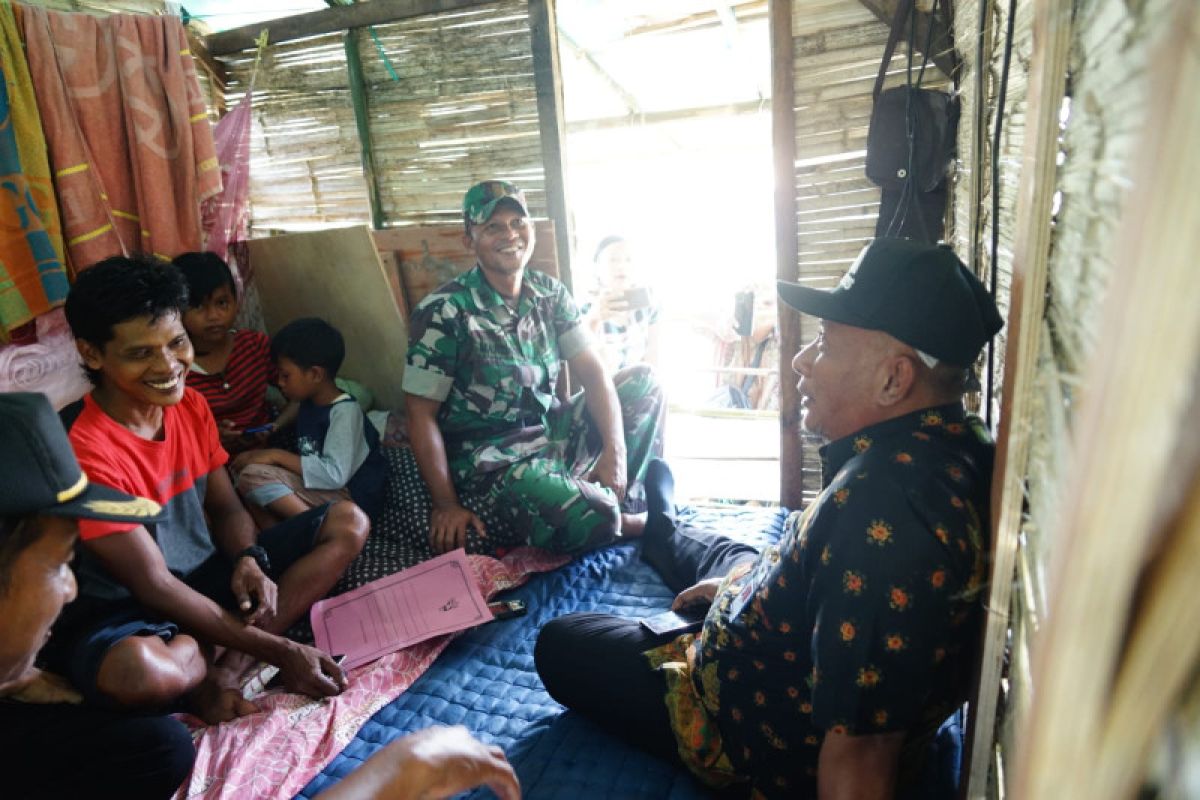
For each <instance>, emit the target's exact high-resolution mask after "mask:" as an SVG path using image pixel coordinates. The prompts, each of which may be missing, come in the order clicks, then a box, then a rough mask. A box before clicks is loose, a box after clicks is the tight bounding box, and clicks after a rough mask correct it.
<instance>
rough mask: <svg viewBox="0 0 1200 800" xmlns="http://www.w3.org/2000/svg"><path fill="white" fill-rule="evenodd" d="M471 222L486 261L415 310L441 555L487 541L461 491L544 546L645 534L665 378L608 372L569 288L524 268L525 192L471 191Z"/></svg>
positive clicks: (412, 386) (414, 424) (423, 461)
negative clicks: (559, 393)
mask: <svg viewBox="0 0 1200 800" xmlns="http://www.w3.org/2000/svg"><path fill="white" fill-rule="evenodd" d="M463 220H464V224H465V227H466V230H465V232H464V234H463V246H464V247H466V248H467V249H468V250H469V251H471V252H472V253H473V254H474V255H475V257H476V259H477V265H476V266H475V268H474V269H472V270H470V271H469V272H466V273H465V274H463V275H461V276H459V277H458V278H455V279H454V280H453V281H450V282H449V283H447V284H445V285H443V286H441V287H439V288H438V289H436V290H434V291H433V292H431V293H430V294H429V295H428V296H427V297H426V298H425V299H423V300H422V301H421V302H420V303H419V304H418V305H417V307H416V309H415V310H414V311H413V314H412V319H411V320H410V321H409V348H408V358H407V362H406V364H405V369H404V384H403V386H404V391H405V405H406V408H407V410H408V434H409V438H410V439H411V441H412V448H413V454H414V456H415V457H416V461H417V466H418V467H419V468H420V471H421V477H422V478H424V479H425V483H426V485H427V486H428V487H429V493H430V495H431V497H432V500H433V510H432V514H431V521H430V543H431V544H432V546H433V549H434V550H435V551H436V552H445V551H448V550H452V549H454V548H456V547H462V546H464V544H466V543H467V533H468V531H469V530H470V531H473V532H474V533H475V534H476V535H477V536H484V535H486V532H485V530H484V525H483V522H482V521H481V520H480V519H479V517H478V516H476V515H475V513H474V512H472V511H470V510H469V509H467V508H466V507H464V505H463V504H462V502H461V501H460V497H459V493H460V492H462V493H465V494H469V495H473V496H475V497H486V498H488V499H489V500H490V501H492V502H494V503H495V504H496V507H497V511H498V512H500V513H503V514H505V515H506V516H508V517H509V518H510V519H511V520H512V521H513V522H514V523H515V527H516V528H518V529H519V530H521V531H524V532H526V534H527V536H528V543H529V544H533V545H536V546H538V547H545V548H549V549H553V550H559V551H567V552H577V551H579V550H583V549H587V548H591V547H597V546H599V545H603V544H607V543H609V542H611V541H613V540H614V539H616V538H617V537H619V536H621V537H633V536H637V535H640V534H641V529H642V526H643V525H644V523H645V513H644V512H645V495H644V492H643V489H642V477H643V476H644V474H645V470H646V465H647V464H648V463H649V460H650V458H651V457H652V456H654V455H658V454H661V453H662V430H663V422H664V418H665V412H666V404H665V402H664V399H663V393H662V390H661V388H660V387H659V385H658V382H657V380H655V378H654V374H653V371H652V370H651V369H650V368H649V367H647V366H645V365H639V366H634V367H630V368H628V369H625V370H622V371H621V372H619V373H617V374H616V375H615V376H612V377H610V376H609V375H608V372H607V370H606V368H605V366H604V363H603V361H602V360H601V358H600V356H599V354H598V352H597V350H596V349H595V348H594V347H592V345H591V343H590V341H589V338H588V336H587V333H586V332H585V330H584V326H583V325H582V324H581V320H580V315H579V309H578V308H577V307H576V305H575V301H574V299H573V298H572V297H571V294H570V292H569V291H568V290H567V288H566V287H565V286H563V285H562V284H561V283H559V282H558V281H556V280H555V279H554V278H552V277H550V276H548V275H546V274H544V273H541V272H537V271H534V270H527V269H526V266H527V265H528V264H529V259H530V258H531V257H532V256H533V246H534V226H533V222H532V220H531V219H530V218H529V208H528V206H527V205H526V203H525V194H524V193H523V192H522V191H521V190H520V189H518V188H517V187H516V186H514V185H512V184H511V183H507V182H505V181H484V182H483V183H480V184H477V185H476V186H473V187H471V189H469V190H468V191H467V193H466V196H465V197H464V198H463ZM563 361H565V362H567V364H568V365H569V367H570V370H571V375H572V377H573V378H576V379H578V382H579V385H580V386H582V387H583V391H582V392H581V393H580V394H579V395H576V396H575V397H573V398H571V399H570V401H569V402H567V403H560V402H559V400H558V398H557V397H556V396H555V386H556V383H557V382H558V378H559V375H560V373H561V368H562V366H561V365H562V362H563ZM478 541H479V540H478V539H475V540H474V542H472V546H475V545H476V544H477V543H478ZM506 544H507V543H506Z"/></svg>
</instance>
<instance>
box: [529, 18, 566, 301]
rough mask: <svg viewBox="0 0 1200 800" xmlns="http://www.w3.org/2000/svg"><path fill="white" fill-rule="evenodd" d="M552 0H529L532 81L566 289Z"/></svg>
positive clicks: (559, 77)
mask: <svg viewBox="0 0 1200 800" xmlns="http://www.w3.org/2000/svg"><path fill="white" fill-rule="evenodd" d="M555 16H556V15H555V13H554V0H529V30H530V33H531V34H532V36H533V81H534V84H535V85H536V88H537V107H538V131H539V133H540V134H541V136H540V138H541V143H542V165H543V169H544V170H545V179H546V184H545V186H546V206H547V211H548V213H549V215H550V219H552V220H554V231H555V238H556V240H557V244H558V271H559V279H560V280H561V281H562V282H563V283H564V284H566V286H567V288H568V289H570V288H571V286H572V280H571V217H570V214H569V213H568V212H567V168H566V167H567V165H566V156H565V154H564V147H563V145H564V141H565V134H566V129H567V126H566V123H565V122H564V120H563V111H562V107H563V104H562V70H561V69H560V68H559V63H558V23H557V21H556V18H555Z"/></svg>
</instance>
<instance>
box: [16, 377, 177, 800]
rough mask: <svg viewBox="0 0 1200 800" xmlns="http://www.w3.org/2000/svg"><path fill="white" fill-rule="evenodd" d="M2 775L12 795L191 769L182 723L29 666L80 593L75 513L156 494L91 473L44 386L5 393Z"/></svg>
mask: <svg viewBox="0 0 1200 800" xmlns="http://www.w3.org/2000/svg"><path fill="white" fill-rule="evenodd" d="M0 453H3V457H0V774H3V776H4V777H3V786H4V792H3V793H4V796H5V797H12V798H25V797H30V798H35V797H36V798H43V797H96V798H165V797H170V796H171V795H172V794H173V793H174V792H175V790H176V788H178V786H179V784H180V783H182V782H183V780H184V778H186V777H187V775H188V772H190V771H191V768H192V761H193V760H194V759H195V751H194V749H193V748H192V739H191V736H190V735H189V733H188V730H187V728H186V727H184V725H183V724H182V723H180V722H178V721H177V720H174V719H172V718H171V717H168V716H163V715H157V714H140V713H121V712H118V711H114V710H112V709H108V708H98V707H96V706H92V705H81V704H80V703H81V700H82V698H81V697H80V695H79V693H78V692H77V691H75V689H74V688H73V687H71V685H70V684H69V683H67V681H66V680H65V679H63V678H61V677H59V676H57V675H53V674H51V673H49V672H45V671H43V670H42V669H40V668H39V667H37V666H35V663H36V658H37V655H38V652H39V651H40V650H41V649H42V645H44V644H45V642H46V639H47V637H48V636H49V634H50V628H51V626H52V625H53V623H54V621H55V620H56V619H57V618H58V615H59V612H61V611H62V609H63V606H64V605H66V604H67V603H70V602H71V601H72V600H73V599H74V598H75V593H76V585H75V576H74V573H72V571H71V566H70V562H71V556H72V554H73V553H74V551H75V543H76V540H77V538H78V529H77V526H76V520H77V519H90V520H101V521H106V522H133V523H136V524H143V523H153V522H156V521H158V520H160V519H161V518H162V508H161V507H160V506H159V505H158V504H157V503H155V502H153V501H151V500H147V499H145V498H141V497H133V496H131V495H127V494H125V493H124V492H119V491H116V490H115V489H110V488H109V487H106V486H101V485H100V484H97V483H94V482H92V481H90V480H89V479H88V476H87V475H86V474H85V473H84V472H83V470H82V469H81V468H80V467H79V463H78V462H77V461H76V460H75V455H74V453H72V452H71V445H70V443H69V442H68V441H67V436H66V433H65V432H64V431H63V428H62V425H61V424H60V423H59V420H58V416H57V415H55V413H54V409H53V408H51V407H50V403H49V401H48V400H47V399H46V397H45V396H44V395H41V394H25V393H11V394H10V393H5V394H0Z"/></svg>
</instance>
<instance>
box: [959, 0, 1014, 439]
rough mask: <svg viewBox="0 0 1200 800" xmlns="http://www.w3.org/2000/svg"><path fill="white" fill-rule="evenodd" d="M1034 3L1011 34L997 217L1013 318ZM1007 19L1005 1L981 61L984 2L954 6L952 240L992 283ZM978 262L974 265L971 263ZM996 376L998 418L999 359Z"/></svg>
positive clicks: (1000, 343) (999, 340)
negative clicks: (978, 96) (980, 67)
mask: <svg viewBox="0 0 1200 800" xmlns="http://www.w3.org/2000/svg"><path fill="white" fill-rule="evenodd" d="M1032 9H1033V4H1032V3H1030V2H1024V1H1023V2H1020V3H1018V4H1017V13H1016V16H1015V24H1014V28H1013V48H1012V57H1011V64H1010V67H1009V75H1008V89H1007V92H1006V97H1007V100H1006V102H1005V111H1004V124H1003V125H1002V127H1001V131H1000V153H999V165H1000V187H999V191H1000V216H999V222H1000V224H999V234H1000V238H999V246H998V248H997V254H998V258H997V259H996V262H997V263H996V267H997V269H996V278H997V280H996V301H997V305H999V307H1000V312H1001V314H1003V315H1004V316H1005V317H1006V318H1007V316H1008V309H1009V302H1010V298H1011V296H1012V256H1013V233H1014V232H1015V231H1016V228H1017V225H1016V217H1015V215H1016V210H1017V185H1018V182H1019V180H1020V176H1021V173H1020V166H1021V147H1022V146H1023V144H1024V142H1025V100H1026V95H1027V92H1028V85H1027V78H1028V75H1029V60H1030V56H1031V53H1032V51H1033V31H1032V21H1033V13H1032ZM1007 19H1008V4H1007V3H1005V2H996V3H991V4H990V7H989V10H988V16H987V20H986V23H985V24H986V25H987V26H988V29H989V30H990V32H991V35H990V36H989V37H986V38H988V39H989V40H990V41H989V42H985V47H986V46H987V45H988V44H990V47H988V49H987V51H986V52H985V54H984V55H983V57H982V58H981V57H980V56H979V55H978V53H977V52H976V50H977V44H976V43H977V41H978V33H979V0H964V2H961V3H955V4H954V41H955V42H957V43H958V51H959V54H960V56H961V59H962V62H961V63H962V67H961V69H962V72H961V74H960V77H959V86H960V87H961V90H962V91H961V94H960V96H959V97H960V102H961V108H962V117H961V122H960V123H959V127H958V170H957V173H956V176H955V182H954V211H953V217H954V224H953V236H952V238H951V239H950V241H951V243H952V244H953V245H954V249H955V251H956V252H957V253H958V254H959V255H960V256H961V257H962V258H963V260H964V261H966V262H967V263H968V264H969V265H972V266H973V267H974V269H975V271H976V272H977V274H979V275H981V276H984V278H985V282H987V279H988V277H989V276H990V273H991V270H992V253H991V241H992V200H993V193H992V146H993V139H992V137H993V133H994V131H995V125H996V111H997V103H996V93H997V92H998V91H999V86H1000V76H1001V72H1002V62H1003V49H1004V42H1003V39H1002V37H1003V36H1004V31H1005V27H1006V25H1007ZM979 61H982V63H983V64H984V65H985V66H984V84H983V85H984V91H985V93H986V96H987V98H988V101H987V102H986V103H985V108H984V118H983V131H984V134H985V136H984V142H983V150H982V152H983V161H982V162H981V163H980V164H979V165H978V168H977V166H976V163H975V135H974V134H975V113H976V103H975V78H976V63H977V62H979ZM976 175H979V176H980V177H981V178H982V186H981V196H980V203H979V205H978V207H977V209H976V210H977V213H978V220H976V219H975V217H974V215H973V214H972V202H973V197H972V183H973V182H974V181H975V178H976ZM974 226H977V227H978V234H977V235H978V241H979V246H978V249H977V251H976V252H975V253H974V254H972V239H973V238H974V237H973V236H972V228H973V227H974ZM972 256H974V261H972ZM1007 336H1008V329H1007V328H1005V329H1004V330H1002V331H1000V333H999V334H998V335H997V336H996V338H995V340H994V342H995V350H996V353H997V354H1002V353H1003V352H1004V348H1005V344H1006V342H1007ZM993 369H994V374H993V375H992V381H993V388H994V391H993V393H992V417H993V420H994V419H995V418H996V416H997V415H998V410H999V404H1000V392H1001V389H1002V387H1003V385H1004V364H1003V359H1002V358H999V357H997V358H996V359H995V361H994V365H993Z"/></svg>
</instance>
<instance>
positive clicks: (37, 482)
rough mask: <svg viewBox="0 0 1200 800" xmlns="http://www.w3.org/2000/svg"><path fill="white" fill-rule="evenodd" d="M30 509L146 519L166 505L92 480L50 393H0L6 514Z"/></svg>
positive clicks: (1, 506) (0, 482) (154, 518)
mask: <svg viewBox="0 0 1200 800" xmlns="http://www.w3.org/2000/svg"><path fill="white" fill-rule="evenodd" d="M26 514H53V515H55V516H60V517H82V518H84V519H98V520H106V521H110V522H134V523H141V524H145V523H150V522H159V521H161V520H162V518H163V509H162V506H160V505H159V504H158V503H156V502H154V501H153V500H147V499H146V498H144V497H134V496H133V495H128V494H125V493H124V492H120V491H117V490H116V489H111V488H109V487H107V486H101V485H100V484H97V483H92V482H91V481H89V480H88V476H87V474H86V473H85V472H84V471H83V469H82V468H81V467H80V466H79V462H78V461H76V460H75V453H74V451H72V450H71V443H70V441H68V440H67V433H66V431H65V430H64V429H63V426H62V423H61V422H60V421H59V419H58V415H57V414H55V413H54V409H53V408H52V407H51V405H50V401H49V400H47V399H46V396H45V395H43V394H35V393H30V392H6V393H0V515H3V516H24V515H26Z"/></svg>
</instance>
